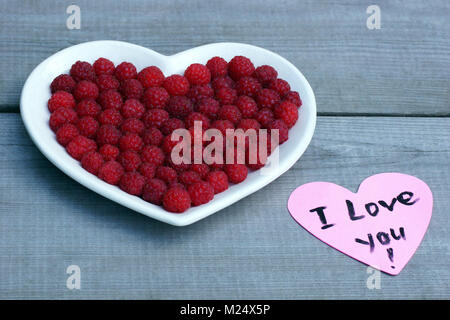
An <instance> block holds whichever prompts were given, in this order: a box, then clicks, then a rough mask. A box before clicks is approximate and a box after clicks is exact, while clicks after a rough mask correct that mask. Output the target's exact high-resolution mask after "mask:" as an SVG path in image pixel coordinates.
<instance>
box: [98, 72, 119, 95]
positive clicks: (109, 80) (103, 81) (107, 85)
mask: <svg viewBox="0 0 450 320" xmlns="http://www.w3.org/2000/svg"><path fill="white" fill-rule="evenodd" d="M97 86H98V89H99V90H100V92H103V91H107V90H117V89H119V87H120V82H119V80H117V79H116V77H114V76H111V75H108V74H103V75H101V76H98V77H97Z"/></svg>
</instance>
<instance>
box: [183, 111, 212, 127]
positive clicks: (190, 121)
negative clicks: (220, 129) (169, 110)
mask: <svg viewBox="0 0 450 320" xmlns="http://www.w3.org/2000/svg"><path fill="white" fill-rule="evenodd" d="M195 121H200V122H201V123H202V128H203V130H206V129H208V128H209V126H210V121H209V119H208V117H206V116H205V115H204V114H201V113H199V112H192V113H191V114H189V115H188V116H187V117H186V119H184V124H185V125H186V128H191V127H193V126H194V124H195Z"/></svg>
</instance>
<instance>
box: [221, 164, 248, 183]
mask: <svg viewBox="0 0 450 320" xmlns="http://www.w3.org/2000/svg"><path fill="white" fill-rule="evenodd" d="M225 173H226V174H227V176H228V180H229V181H230V182H232V183H240V182H242V181H244V180H245V179H246V178H247V174H248V169H247V167H246V166H245V165H244V164H227V165H225Z"/></svg>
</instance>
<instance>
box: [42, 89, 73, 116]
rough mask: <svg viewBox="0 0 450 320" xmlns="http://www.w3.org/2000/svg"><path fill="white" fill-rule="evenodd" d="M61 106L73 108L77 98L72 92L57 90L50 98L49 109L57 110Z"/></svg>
mask: <svg viewBox="0 0 450 320" xmlns="http://www.w3.org/2000/svg"><path fill="white" fill-rule="evenodd" d="M60 107H65V108H73V107H75V99H74V98H73V96H72V94H70V93H68V92H66V91H57V92H55V93H54V94H52V96H51V97H50V99H49V100H48V110H49V111H50V112H53V111H55V110H56V109H58V108H60Z"/></svg>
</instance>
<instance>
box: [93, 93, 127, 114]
mask: <svg viewBox="0 0 450 320" xmlns="http://www.w3.org/2000/svg"><path fill="white" fill-rule="evenodd" d="M98 102H99V103H100V105H101V106H102V107H103V109H117V110H120V108H121V107H122V104H123V100H122V96H121V95H120V93H119V92H117V91H115V90H108V91H103V92H102V93H101V94H100V97H99V98H98Z"/></svg>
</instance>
